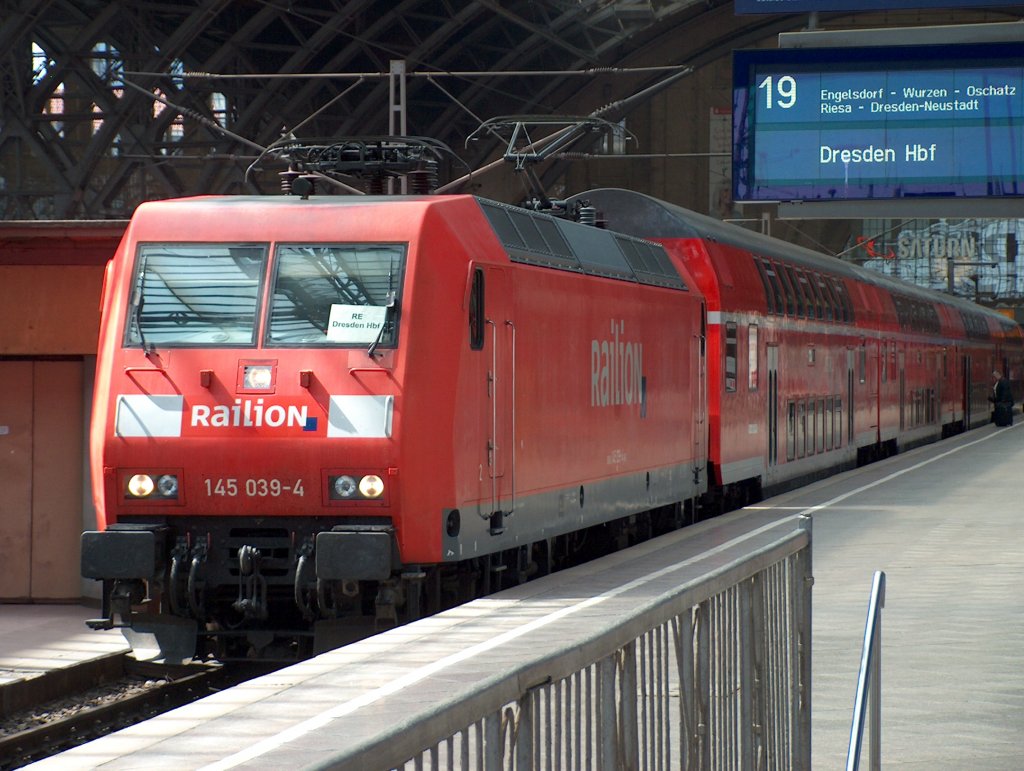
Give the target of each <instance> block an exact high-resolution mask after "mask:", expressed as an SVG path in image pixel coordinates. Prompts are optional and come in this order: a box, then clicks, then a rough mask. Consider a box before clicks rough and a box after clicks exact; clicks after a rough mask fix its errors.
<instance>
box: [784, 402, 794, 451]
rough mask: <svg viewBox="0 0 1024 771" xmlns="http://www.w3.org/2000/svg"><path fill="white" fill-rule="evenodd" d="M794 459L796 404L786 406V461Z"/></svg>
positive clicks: (791, 403)
mask: <svg viewBox="0 0 1024 771" xmlns="http://www.w3.org/2000/svg"><path fill="white" fill-rule="evenodd" d="M795 457H796V402H790V403H789V404H787V405H786V460H793V459H794V458H795Z"/></svg>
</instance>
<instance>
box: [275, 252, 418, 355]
mask: <svg viewBox="0 0 1024 771" xmlns="http://www.w3.org/2000/svg"><path fill="white" fill-rule="evenodd" d="M276 262H277V271H276V276H275V278H274V286H273V292H272V294H271V305H270V324H269V327H268V330H267V343H268V344H274V345H303V346H305V345H372V346H376V345H383V346H391V345H394V344H395V330H396V328H397V319H396V314H395V312H394V306H395V301H396V296H397V293H398V290H399V288H400V287H401V285H402V269H403V267H404V265H405V247H404V246H402V245H399V244H335V245H325V244H315V245H311V244H305V245H304V244H288V245H284V244H282V245H280V246H279V247H278V249H277V255H276Z"/></svg>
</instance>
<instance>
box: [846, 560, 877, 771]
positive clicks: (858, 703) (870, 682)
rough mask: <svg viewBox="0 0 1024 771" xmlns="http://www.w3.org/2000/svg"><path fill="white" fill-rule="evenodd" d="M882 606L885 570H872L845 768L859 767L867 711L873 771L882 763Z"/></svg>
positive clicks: (869, 747)
mask: <svg viewBox="0 0 1024 771" xmlns="http://www.w3.org/2000/svg"><path fill="white" fill-rule="evenodd" d="M884 607H885V573H883V572H881V571H876V572H875V577H874V580H873V581H872V582H871V599H870V600H869V602H868V618H867V621H866V623H865V624H864V645H863V646H862V649H861V655H860V671H859V672H858V674H857V694H856V697H855V698H854V702H853V725H852V726H851V727H850V750H849V752H848V753H847V755H846V768H847V771H856V769H859V768H860V753H861V745H862V744H863V739H864V723H865V721H866V719H867V713H870V715H871V720H870V722H869V723H868V751H869V753H870V755H871V757H870V763H871V769H872V771H878V769H880V768H881V767H882V608H884Z"/></svg>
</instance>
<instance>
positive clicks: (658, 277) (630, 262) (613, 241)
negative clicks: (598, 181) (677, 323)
mask: <svg viewBox="0 0 1024 771" xmlns="http://www.w3.org/2000/svg"><path fill="white" fill-rule="evenodd" d="M480 207H481V208H482V209H483V211H484V214H485V215H486V216H487V219H488V221H490V223H491V225H492V226H493V227H494V232H495V233H496V234H497V236H498V239H499V240H500V241H501V243H502V245H503V246H504V247H505V249H506V250H507V251H508V255H509V258H510V259H511V260H512V261H513V262H522V263H528V264H530V265H540V266H543V267H547V268H559V269H561V270H572V271H581V272H584V273H587V274H588V275H591V276H603V277H605V278H615V279H619V280H621V281H631V282H638V283H641V284H648V285H651V286H664V287H671V288H673V289H686V284H684V283H683V280H682V278H681V277H680V276H679V273H678V271H677V270H676V268H675V265H673V264H672V261H671V260H670V259H669V257H668V255H667V254H666V253H665V250H664V248H662V247H661V246H660V245H659V244H652V243H650V242H648V241H643V240H641V239H639V238H632V237H630V236H623V235H620V234H618V233H612V232H609V231H607V230H601V229H599V228H595V227H592V226H586V225H580V224H578V223H575V222H570V221H567V220H561V219H557V218H555V217H551V216H549V215H546V214H539V213H535V212H530V211H526V210H524V209H519V208H516V207H513V206H508V205H505V204H499V203H495V202H493V201H484V200H481V201H480Z"/></svg>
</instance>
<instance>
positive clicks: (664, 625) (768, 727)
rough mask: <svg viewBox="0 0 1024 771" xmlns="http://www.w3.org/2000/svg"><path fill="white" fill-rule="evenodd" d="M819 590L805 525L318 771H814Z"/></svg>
mask: <svg viewBox="0 0 1024 771" xmlns="http://www.w3.org/2000/svg"><path fill="white" fill-rule="evenodd" d="M812 584H813V578H812V573H811V525H810V518H809V517H802V518H801V521H800V524H799V526H798V527H797V528H795V529H793V530H791V531H789V532H788V533H787V534H786V535H784V536H783V537H780V538H778V539H776V540H773V541H771V542H768V543H765V544H764V545H762V546H761V547H760V548H756V549H750V550H748V551H747V552H746V553H743V554H737V555H734V556H733V557H732V558H731V560H729V561H726V560H724V559H723V560H721V561H719V563H718V567H716V568H715V569H714V570H712V571H710V572H707V573H705V574H704V575H702V576H700V577H699V578H697V579H694V580H690V581H687V582H685V583H682V584H680V585H678V587H672V589H671V591H670V593H669V594H667V595H666V594H662V595H660V596H657V597H653V598H651V599H650V600H649V601H648V602H645V603H643V604H642V605H639V606H638V607H637V608H636V610H635V612H632V611H631V615H630V617H629V618H627V619H626V620H624V621H621V622H616V623H615V624H613V625H610V626H608V627H607V628H604V629H600V630H594V631H593V632H591V631H590V630H581V635H582V637H581V638H574V639H571V640H566V644H565V647H564V649H562V650H561V651H559V652H558V653H557V654H555V655H553V656H552V655H550V654H547V655H544V656H543V660H539V661H536V662H526V663H520V664H518V665H517V666H516V667H511V668H510V670H509V671H495V672H493V674H492V675H491V676H490V677H489V678H488V679H487V680H486V681H485V682H484V683H483V684H482V685H481V686H480V687H478V688H475V689H474V690H473V692H472V693H470V694H468V695H460V696H457V697H456V696H454V695H452V696H450V697H449V698H448V699H446V700H445V703H444V704H443V705H439V706H435V707H434V708H433V709H424V710H422V711H421V712H420V713H418V714H415V715H406V716H405V719H403V721H402V722H401V724H400V725H397V726H382V727H381V731H380V734H379V735H375V736H373V737H364V740H363V741H361V742H360V746H359V747H358V748H357V749H353V750H349V751H346V753H345V755H344V757H335V758H333V759H332V760H330V761H327V762H324V763H322V764H320V766H319V767H321V768H403V769H410V770H411V769H417V770H418V769H488V770H489V769H517V770H520V769H541V768H547V769H559V771H561V770H562V769H566V770H568V769H604V770H605V771H612V770H613V769H614V770H615V771H618V770H619V769H666V768H684V769H737V770H741V769H742V771H748V770H749V769H809V768H810V763H811V722H810V716H811V704H810V700H811V586H812ZM587 635H589V637H588V636H587ZM581 639H582V642H581Z"/></svg>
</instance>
